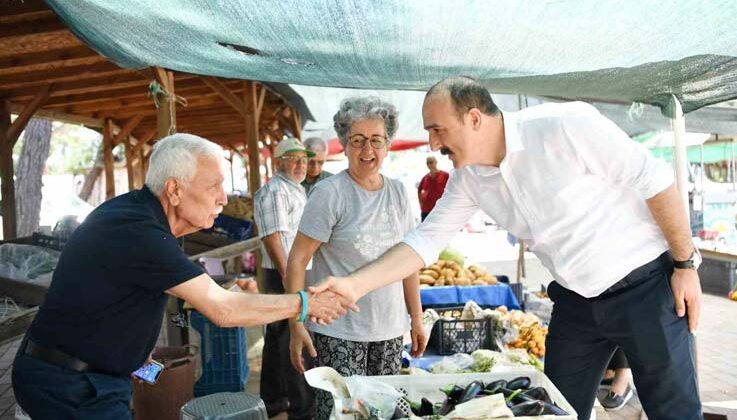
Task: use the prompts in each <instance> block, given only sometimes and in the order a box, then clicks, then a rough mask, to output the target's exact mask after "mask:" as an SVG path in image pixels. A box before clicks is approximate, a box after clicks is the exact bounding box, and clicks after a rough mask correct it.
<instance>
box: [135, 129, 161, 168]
mask: <svg viewBox="0 0 737 420" xmlns="http://www.w3.org/2000/svg"><path fill="white" fill-rule="evenodd" d="M155 135H156V129H155V128H154V129H151V130H149V131H147V132H146V133H144V134H143V137H141V138H140V139H138V143H136V145H135V146H133V164H136V163H137V162H138V159H139V158H140V156H143V155H142V154H141V151H142V150H143V149H144V147H145V146H146V145H147V144H148V142H150V141H151V139H153V138H154V136H155Z"/></svg>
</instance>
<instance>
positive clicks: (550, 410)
mask: <svg viewBox="0 0 737 420" xmlns="http://www.w3.org/2000/svg"><path fill="white" fill-rule="evenodd" d="M543 406H544V407H545V409H544V410H543V414H555V415H556V416H567V415H568V413H567V412H566V410H564V409H562V408H560V407H558V406H557V405H554V404H552V403H547V402H544V403H543Z"/></svg>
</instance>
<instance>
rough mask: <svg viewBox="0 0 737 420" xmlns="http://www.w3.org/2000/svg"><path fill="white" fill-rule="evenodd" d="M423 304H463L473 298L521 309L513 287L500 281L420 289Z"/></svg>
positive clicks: (486, 303) (480, 303)
mask: <svg viewBox="0 0 737 420" xmlns="http://www.w3.org/2000/svg"><path fill="white" fill-rule="evenodd" d="M420 298H421V300H422V305H423V306H435V305H437V306H449V305H458V306H462V305H464V304H465V303H466V302H468V301H469V300H473V301H474V302H476V303H478V304H479V305H482V306H500V305H505V306H506V307H507V308H509V309H520V306H519V302H518V301H517V297H516V296H514V292H512V289H511V288H510V287H509V286H508V285H506V284H504V283H499V284H496V285H489V286H439V287H426V288H422V289H420Z"/></svg>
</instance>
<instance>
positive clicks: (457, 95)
mask: <svg viewBox="0 0 737 420" xmlns="http://www.w3.org/2000/svg"><path fill="white" fill-rule="evenodd" d="M444 93H447V94H448V96H449V97H450V100H451V102H452V103H453V107H454V108H455V109H456V113H457V114H458V118H461V119H462V118H463V115H465V114H466V113H467V112H468V110H469V109H471V108H476V109H478V110H479V111H481V112H482V113H484V114H486V115H499V108H498V107H497V106H496V104H495V103H494V101H493V100H492V99H491V94H490V93H489V90H488V89H486V87H485V86H484V85H482V84H481V83H479V82H478V81H477V80H476V79H474V78H472V77H468V76H455V77H448V78H447V79H443V80H441V81H439V82H438V83H436V84H435V85H434V86H433V87H431V88H430V90H428V91H427V95H425V98H428V97H430V95H437V94H444Z"/></svg>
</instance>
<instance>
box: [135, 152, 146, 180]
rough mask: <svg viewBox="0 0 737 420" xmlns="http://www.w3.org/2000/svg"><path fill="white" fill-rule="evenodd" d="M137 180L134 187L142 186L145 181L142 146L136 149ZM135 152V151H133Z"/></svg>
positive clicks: (144, 160) (144, 161) (144, 162)
mask: <svg viewBox="0 0 737 420" xmlns="http://www.w3.org/2000/svg"><path fill="white" fill-rule="evenodd" d="M137 153H138V181H137V182H136V188H143V184H144V183H145V182H146V159H145V158H144V157H143V155H144V153H145V152H144V151H143V147H141V148H140V149H138V151H137ZM134 154H135V153H134Z"/></svg>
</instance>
